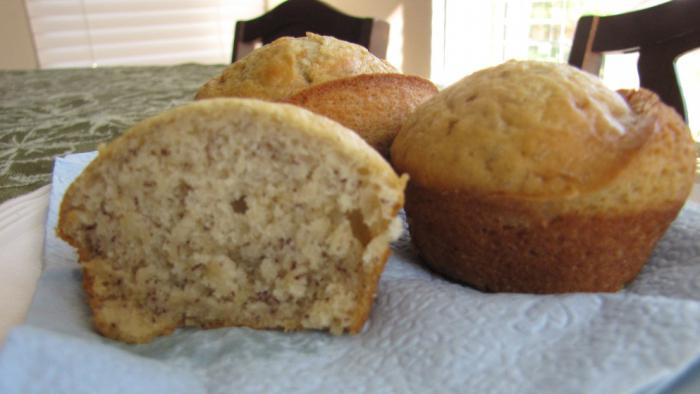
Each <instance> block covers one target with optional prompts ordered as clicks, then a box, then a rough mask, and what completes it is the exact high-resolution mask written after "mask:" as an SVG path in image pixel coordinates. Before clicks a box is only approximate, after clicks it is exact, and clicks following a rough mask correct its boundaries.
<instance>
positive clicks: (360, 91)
mask: <svg viewBox="0 0 700 394" xmlns="http://www.w3.org/2000/svg"><path fill="white" fill-rule="evenodd" d="M437 91H438V90H437V88H436V87H435V85H433V83H432V82H430V81H428V80H426V79H423V78H420V77H415V76H408V75H403V74H365V75H358V76H354V77H349V78H342V79H336V80H332V81H328V82H324V83H322V84H319V85H315V86H312V87H309V88H306V89H304V90H302V91H300V92H299V93H297V94H295V95H293V96H291V97H289V98H288V99H286V100H284V101H286V102H288V103H291V104H295V105H298V106H301V107H304V108H306V109H309V110H311V111H313V112H315V113H318V114H321V115H324V116H327V117H329V118H331V119H333V120H335V121H337V122H339V123H340V124H342V125H344V126H346V127H348V128H350V129H352V130H354V131H355V132H357V133H358V134H359V135H360V136H361V137H362V138H363V139H364V140H365V141H367V143H369V144H370V145H372V146H373V147H374V148H375V149H376V150H377V151H379V153H381V154H382V156H384V157H386V158H388V157H389V147H390V146H391V143H392V141H393V140H394V137H395V136H396V133H398V131H399V129H400V128H401V125H402V124H403V122H404V120H405V119H406V117H407V116H408V115H409V114H410V113H411V112H413V110H414V109H415V108H416V107H417V106H418V105H419V104H421V103H423V102H424V101H426V100H427V99H429V98H431V97H432V96H434V95H435V94H436V93H437Z"/></svg>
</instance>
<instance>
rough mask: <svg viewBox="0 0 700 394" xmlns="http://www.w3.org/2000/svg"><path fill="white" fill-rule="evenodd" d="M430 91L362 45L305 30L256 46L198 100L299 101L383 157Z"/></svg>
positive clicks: (431, 88)
mask: <svg viewBox="0 0 700 394" xmlns="http://www.w3.org/2000/svg"><path fill="white" fill-rule="evenodd" d="M435 93H437V88H436V87H435V85H433V83H432V82H430V81H428V80H426V79H423V78H420V77H416V76H408V75H403V74H400V73H399V72H398V71H397V70H396V69H395V68H394V67H392V66H391V65H390V64H389V63H387V62H386V61H384V60H381V59H379V58H377V57H376V56H374V55H372V54H371V53H370V52H369V51H367V49H366V48H364V47H362V46H360V45H357V44H353V43H350V42H347V41H343V40H338V39H336V38H333V37H327V36H319V35H317V34H313V33H307V34H306V37H295V38H292V37H282V38H279V39H277V40H275V41H273V42H271V43H270V44H268V45H264V46H262V47H260V48H257V49H256V50H254V51H253V52H251V53H250V54H248V55H247V56H245V57H244V58H242V59H239V60H238V61H236V62H235V63H233V64H232V65H230V66H229V67H227V68H226V69H225V70H224V71H223V73H222V74H221V75H220V76H218V77H216V78H214V79H212V80H210V81H209V82H207V83H206V84H205V85H204V86H202V87H201V88H200V89H199V91H198V92H197V95H196V97H195V98H196V99H206V98H212V97H253V98H259V99H263V100H269V101H284V102H287V103H290V104H294V105H297V106H300V107H304V108H306V109H308V110H310V111H313V112H315V113H317V114H320V115H323V116H326V117H329V118H331V119H333V120H335V121H336V122H338V123H340V124H342V125H343V126H345V127H348V128H350V129H352V130H353V131H355V132H356V133H357V134H359V135H360V136H361V137H362V138H363V139H364V140H365V141H367V143H369V144H370V145H372V147H374V148H375V149H376V150H377V151H378V152H379V153H381V154H382V155H383V156H384V157H388V156H389V146H390V145H391V142H392V141H393V140H394V137H395V136H396V133H397V132H398V131H399V128H401V124H402V123H403V121H404V120H405V119H406V117H407V116H408V114H410V113H411V112H413V110H414V109H415V108H416V106H418V105H419V104H420V103H422V102H424V101H425V100H427V99H429V98H430V97H432V96H433V95H435Z"/></svg>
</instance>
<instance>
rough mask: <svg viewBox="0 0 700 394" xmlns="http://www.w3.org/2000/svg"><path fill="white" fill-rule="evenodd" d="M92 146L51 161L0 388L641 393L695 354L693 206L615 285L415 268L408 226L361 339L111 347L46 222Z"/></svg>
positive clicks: (251, 337)
mask: <svg viewBox="0 0 700 394" xmlns="http://www.w3.org/2000/svg"><path fill="white" fill-rule="evenodd" d="M92 157H93V155H74V156H69V157H66V158H64V159H60V160H58V161H57V163H56V167H55V171H54V172H55V174H54V182H53V189H52V196H51V201H50V206H49V221H48V225H47V237H46V244H45V263H46V265H45V269H44V272H43V274H42V276H41V279H40V281H39V284H38V286H37V289H38V290H37V293H36V294H35V297H34V300H33V303H32V306H31V308H30V311H29V316H28V323H27V326H24V327H20V328H18V329H16V330H14V331H13V332H12V333H11V334H10V337H9V339H8V342H7V343H6V345H5V348H4V349H3V350H2V352H1V353H0V392H2V393H12V392H37V393H39V392H46V391H47V390H48V391H51V392H122V391H128V392H148V393H160V392H163V393H170V392H192V393H195V392H208V393H228V392H236V393H248V392H250V393H278V392H279V393H290V392H292V393H294V392H319V393H320V392H341V393H343V392H348V393H349V392H390V393H392V392H396V393H405V392H408V393H410V392H415V393H425V392H445V393H450V392H455V393H464V392H474V393H510V392H518V393H544V392H546V393H633V392H645V393H646V392H662V391H666V390H668V389H669V387H670V386H669V382H673V381H674V379H675V378H677V377H678V376H680V375H681V374H683V373H684V372H687V371H688V370H689V369H690V368H691V366H692V363H693V360H695V359H697V358H698V356H700V207H699V206H698V205H696V204H692V203H689V204H687V205H686V207H685V208H684V209H683V211H682V213H681V215H680V216H679V218H678V219H677V220H676V221H675V222H674V224H673V226H672V227H671V229H670V230H669V232H668V233H667V234H666V236H665V237H664V238H663V240H662V241H661V242H660V243H659V245H658V246H657V248H656V250H655V252H654V255H653V257H652V259H651V261H650V263H649V264H648V265H647V266H646V268H645V269H644V271H643V272H642V274H641V275H640V276H639V278H638V279H637V280H635V281H634V282H633V283H632V284H631V285H630V286H629V287H628V288H627V289H625V290H624V291H622V292H619V293H616V294H568V295H549V296H534V295H526V294H486V293H481V292H478V291H476V290H473V289H471V288H469V287H465V286H461V285H458V284H453V283H450V282H447V281H445V280H443V279H441V278H439V277H437V276H435V275H433V274H431V273H429V272H428V271H426V270H424V269H423V268H422V267H421V266H420V265H419V264H418V262H419V260H418V258H417V256H416V253H415V250H414V249H413V247H412V245H411V243H410V239H409V238H408V235H407V234H405V235H404V237H403V238H402V239H401V240H400V241H398V242H397V243H396V244H395V245H394V254H393V256H392V257H391V259H390V260H389V263H388V265H387V269H386V271H385V272H384V274H383V276H382V279H381V283H380V286H379V292H378V297H377V299H376V302H375V305H374V309H373V311H372V315H371V317H370V321H369V323H368V325H367V326H366V327H365V330H364V331H363V333H361V334H359V335H355V336H341V337H334V336H330V335H327V334H325V333H319V332H296V333H282V332H276V331H255V330H251V329H246V328H224V329H217V330H194V329H186V330H179V331H177V332H176V333H175V334H173V335H171V336H168V337H164V338H160V339H157V340H155V341H154V342H152V343H150V344H146V345H138V346H130V345H124V344H120V343H116V342H113V341H111V340H108V339H105V338H102V337H100V336H98V335H97V334H95V333H94V332H93V331H92V328H91V326H90V317H89V310H88V309H87V307H86V305H85V302H84V299H83V293H82V289H81V286H80V280H81V275H80V271H79V269H78V265H77V263H76V257H75V254H74V252H73V251H72V250H71V249H70V248H69V247H68V246H67V245H66V244H64V243H63V242H62V241H60V240H58V239H57V238H56V236H55V235H54V232H53V228H54V226H55V223H56V214H57V209H58V203H59V202H60V198H61V196H62V194H63V191H64V190H65V187H66V186H67V185H68V184H69V183H70V182H71V181H72V179H73V178H74V177H75V176H76V175H77V174H78V173H79V172H80V171H81V170H82V168H83V167H84V166H85V165H86V163H87V162H88V161H89V160H90V159H91V158H92ZM698 367H699V366H696V367H695V369H693V370H692V371H690V373H692V374H693V376H695V375H697V371H696V370H697V369H698ZM671 387H672V388H673V389H674V390H675V389H678V387H677V386H671ZM692 387H696V388H697V387H698V386H692Z"/></svg>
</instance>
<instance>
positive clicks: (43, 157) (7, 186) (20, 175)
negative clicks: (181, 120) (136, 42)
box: [0, 64, 224, 203]
mask: <svg viewBox="0 0 700 394" xmlns="http://www.w3.org/2000/svg"><path fill="white" fill-rule="evenodd" d="M223 67H224V66H221V65H218V66H209V65H198V64H183V65H178V66H170V67H108V68H92V69H54V70H31V71H2V72H0V203H2V202H4V201H6V200H8V199H9V198H12V197H15V196H18V195H21V194H24V193H27V192H29V191H32V190H35V189H37V188H39V187H41V186H43V185H46V184H48V183H49V180H50V174H51V169H52V165H53V159H54V157H56V156H57V155H62V154H66V153H75V152H85V151H90V150H94V149H95V148H96V147H97V146H98V144H100V143H103V142H107V141H110V140H112V139H113V138H114V137H116V136H117V135H119V134H120V133H122V132H123V131H124V130H125V129H127V128H128V127H129V126H131V125H132V124H134V123H136V122H137V121H139V120H141V119H144V118H147V117H149V116H152V115H155V114H157V113H159V112H161V111H163V110H164V109H167V108H171V107H174V106H177V105H179V104H183V103H186V102H188V101H191V100H192V98H193V97H194V94H195V92H196V90H197V88H199V86H201V85H202V84H203V83H204V82H206V81H207V80H208V79H210V78H212V77H213V76H216V75H218V74H219V73H220V71H221V70H222V69H223Z"/></svg>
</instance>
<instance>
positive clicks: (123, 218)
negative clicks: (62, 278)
mask: <svg viewBox="0 0 700 394" xmlns="http://www.w3.org/2000/svg"><path fill="white" fill-rule="evenodd" d="M405 183H406V177H398V176H397V175H396V174H395V173H394V171H393V170H392V168H391V167H390V166H389V164H388V163H386V161H384V160H383V159H382V158H381V156H380V155H379V154H377V153H376V152H375V151H374V150H373V149H372V148H371V147H369V146H368V145H367V144H366V143H365V142H364V141H362V140H361V139H360V138H359V137H357V135H356V134H354V133H353V132H351V131H350V130H348V129H346V128H344V127H342V126H341V125H339V124H338V123H336V122H333V121H331V120H328V119H326V118H324V117H322V116H318V115H315V114H313V113H311V112H309V111H306V110H304V109H301V108H298V107H295V106H292V105H287V104H275V103H269V102H263V101H259V100H251V99H216V100H205V101H200V102H196V103H193V104H188V105H185V106H182V107H179V108H176V109H174V110H171V111H168V112H165V113H163V114H161V115H158V116H156V117H153V118H151V119H148V120H145V121H143V122H141V123H139V124H138V125H136V126H134V127H133V128H132V129H131V130H129V131H127V132H126V133H125V134H123V135H122V136H121V137H119V138H118V139H116V140H114V141H113V142H111V143H110V144H109V145H107V146H106V147H103V148H101V149H100V153H99V156H98V157H97V158H96V159H95V160H94V161H93V162H92V163H91V164H90V165H89V166H88V167H87V168H86V169H85V171H84V172H83V173H82V174H81V175H80V176H79V177H78V178H77V179H76V180H75V182H74V183H73V184H71V186H70V187H69V189H68V190H67V192H66V194H65V196H64V199H63V202H62V205H61V210H60V215H59V224H58V228H57V233H58V235H59V236H60V237H61V238H63V239H64V240H66V241H67V242H68V243H70V244H71V245H72V246H74V247H76V248H77V250H78V253H79V258H80V263H81V265H82V269H83V276H84V287H85V290H86V293H87V299H88V302H89V305H90V307H91V309H92V312H93V317H94V319H93V320H94V324H95V327H96V328H97V330H98V331H99V332H100V333H101V334H103V335H105V336H107V337H110V338H113V339H117V340H120V341H124V342H130V343H141V342H147V341H149V340H151V339H153V338H154V337H156V336H159V335H165V334H168V333H170V332H171V331H173V330H174V329H176V328H178V327H183V326H195V327H204V328H210V327H221V326H247V327H253V328H281V329H284V330H297V329H320V330H330V331H331V332H332V333H334V334H341V333H343V332H348V333H357V332H358V331H359V330H360V329H361V328H362V326H363V324H364V322H365V321H366V320H367V317H368V314H369V311H370V308H371V305H372V301H373V297H374V295H375V291H376V286H377V282H378V279H379V276H380V274H381V272H382V270H383V267H384V264H385V262H386V259H387V258H388V255H389V252H390V250H389V243H390V242H391V241H392V240H394V239H395V238H397V237H398V236H399V234H400V232H401V225H400V219H399V218H398V217H397V212H398V211H399V210H400V208H401V207H402V205H403V189H404V186H405Z"/></svg>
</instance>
